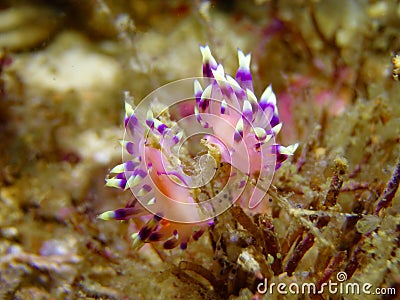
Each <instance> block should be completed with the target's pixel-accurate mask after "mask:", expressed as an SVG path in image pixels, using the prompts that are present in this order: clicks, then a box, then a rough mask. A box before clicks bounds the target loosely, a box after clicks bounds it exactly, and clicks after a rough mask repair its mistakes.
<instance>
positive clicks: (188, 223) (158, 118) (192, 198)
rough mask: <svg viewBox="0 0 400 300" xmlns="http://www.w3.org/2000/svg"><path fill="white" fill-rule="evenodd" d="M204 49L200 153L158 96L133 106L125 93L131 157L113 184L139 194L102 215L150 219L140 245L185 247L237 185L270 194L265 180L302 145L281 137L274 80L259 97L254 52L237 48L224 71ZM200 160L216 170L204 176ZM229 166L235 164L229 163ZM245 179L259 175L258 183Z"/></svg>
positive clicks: (196, 104) (137, 238) (198, 104)
mask: <svg viewBox="0 0 400 300" xmlns="http://www.w3.org/2000/svg"><path fill="white" fill-rule="evenodd" d="M200 49H201V53H202V56H203V82H204V83H205V87H204V88H203V87H202V85H201V83H200V81H199V80H194V81H193V82H194V95H193V97H192V98H193V100H192V102H191V103H190V105H189V107H192V108H193V112H192V113H191V115H192V116H193V117H194V118H193V119H194V120H195V122H198V123H199V124H200V125H201V127H203V128H205V129H207V130H208V131H207V133H205V134H203V136H202V137H203V138H202V139H201V140H200V141H199V145H195V148H196V149H202V150H200V152H201V155H194V154H192V153H191V151H189V150H188V149H185V145H184V144H183V140H184V138H185V130H184V128H182V126H181V125H180V124H179V122H178V121H176V120H174V118H172V117H171V116H170V113H169V110H168V107H163V106H162V105H161V104H160V103H157V101H154V103H151V104H150V107H147V108H146V109H147V111H146V112H143V111H140V110H139V109H138V107H134V106H132V104H131V103H132V99H131V97H129V94H126V95H125V120H124V126H125V137H124V140H123V141H122V142H121V144H122V147H123V153H124V162H123V163H122V164H120V165H117V166H116V167H114V168H113V169H112V170H111V171H110V174H111V175H110V176H108V177H107V179H106V185H107V186H111V187H116V188H119V189H122V190H127V189H130V190H131V191H132V193H133V195H134V197H133V199H132V200H131V201H130V202H129V203H128V204H127V205H126V206H125V207H123V208H119V209H116V210H112V211H107V212H104V213H102V214H100V215H99V218H100V219H104V220H110V219H114V220H128V219H131V218H134V219H137V220H140V222H136V224H143V225H140V226H141V228H140V229H139V231H138V232H136V233H134V234H133V235H132V238H133V245H134V247H135V248H139V247H141V246H142V245H144V244H145V243H162V246H163V247H164V248H165V249H172V248H175V247H178V246H179V247H180V248H181V249H186V247H187V245H188V243H189V242H190V241H191V240H197V239H198V238H199V237H200V236H201V235H202V234H203V233H204V232H205V230H206V229H207V228H208V227H209V226H211V225H212V224H213V218H214V217H215V216H216V215H217V214H218V213H220V212H222V211H223V209H221V208H220V207H218V205H220V203H223V204H222V205H227V204H228V207H229V206H230V205H232V204H233V202H234V201H236V200H237V198H239V197H240V195H241V194H242V193H237V194H235V192H234V190H241V191H243V189H244V188H245V186H252V184H253V186H254V187H253V188H251V189H252V190H253V192H254V191H257V190H258V191H263V192H264V194H265V189H266V186H265V185H263V182H267V181H268V180H266V178H272V176H273V172H274V171H275V170H276V169H278V168H279V167H280V166H281V164H282V162H283V161H285V160H286V159H287V158H288V157H289V156H291V155H293V153H294V151H295V150H296V148H297V144H295V145H291V146H288V147H284V146H281V145H279V144H277V143H276V142H275V137H276V135H277V134H278V133H279V130H280V129H281V126H282V124H281V123H280V120H279V116H278V108H277V105H276V97H275V94H274V93H273V91H272V87H271V86H268V87H267V89H266V90H265V91H264V93H263V94H262V96H261V97H260V100H259V101H258V100H257V98H256V96H255V94H254V90H253V83H252V75H251V72H250V58H251V56H250V54H248V55H244V54H243V52H242V51H240V50H239V51H238V57H239V69H238V71H237V73H236V77H235V78H233V77H231V76H229V75H227V74H225V72H224V69H223V66H222V65H220V64H218V63H217V61H216V60H215V58H214V57H213V56H212V54H211V51H210V49H209V47H208V46H205V47H201V48H200ZM129 102H131V103H129ZM143 114H144V115H145V116H144V117H143ZM205 152H206V154H204V153H205ZM199 166H207V167H208V168H211V169H215V170H217V172H215V174H214V175H212V176H211V177H210V178H209V180H208V181H206V182H203V181H202V178H203V177H204V176H201V174H200V175H198V173H199V172H200V173H201V172H203V171H204V170H205V169H204V168H203V167H199ZM223 166H228V168H227V171H226V170H225V169H224V167H223ZM196 168H197V169H196ZM196 174H197V175H196ZM239 174H241V175H239ZM203 179H204V178H203ZM244 179H246V180H248V179H250V180H253V181H252V184H250V185H248V184H246V181H245V180H244ZM224 184H225V187H223V188H221V186H224ZM258 185H260V187H259V188H258V189H257V186H258ZM217 190H218V192H217ZM247 194H248V193H243V195H247ZM253 194H254V193H253ZM264 194H262V193H260V195H261V196H260V197H258V198H257V197H256V201H255V202H254V201H251V200H250V201H249V203H250V205H249V208H252V207H254V206H256V205H257V204H258V203H259V201H260V200H261V199H262V198H263V195H264ZM234 195H237V196H236V197H234ZM243 195H242V198H243ZM253 196H254V195H253ZM253 196H251V197H253ZM215 199H216V201H208V200H215ZM223 199H228V200H223ZM242 203H243V201H242V200H241V201H240V204H242ZM228 207H227V208H228ZM217 212H218V213H217Z"/></svg>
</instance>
